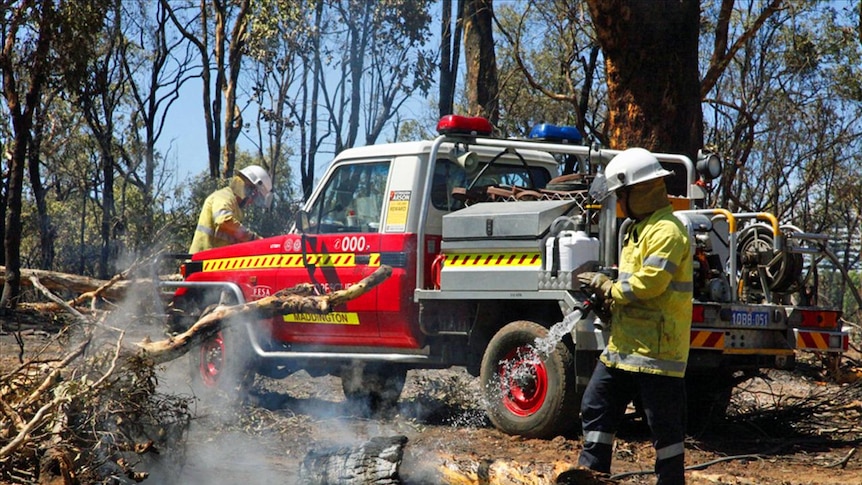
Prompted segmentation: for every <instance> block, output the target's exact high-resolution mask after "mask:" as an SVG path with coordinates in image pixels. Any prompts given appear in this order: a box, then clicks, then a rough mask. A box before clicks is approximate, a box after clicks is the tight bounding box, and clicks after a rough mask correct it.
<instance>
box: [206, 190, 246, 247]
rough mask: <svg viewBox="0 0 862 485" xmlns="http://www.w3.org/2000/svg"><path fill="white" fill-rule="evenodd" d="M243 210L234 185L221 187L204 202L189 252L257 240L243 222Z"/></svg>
mask: <svg viewBox="0 0 862 485" xmlns="http://www.w3.org/2000/svg"><path fill="white" fill-rule="evenodd" d="M242 219H243V213H242V208H240V206H239V202H238V201H237V196H236V194H234V192H233V190H232V189H231V188H230V187H225V188H223V189H219V190H217V191H215V192H213V193H212V194H210V195H209V197H207V198H206V201H204V206H203V208H202V209H201V214H200V217H199V218H198V226H197V228H196V229H195V235H194V238H193V239H192V245H191V247H190V248H189V253H192V254H194V253H196V252H198V251H203V250H205V249H211V248H218V247H222V246H227V245H228V244H234V243H238V242H243V241H249V240H252V239H255V238H256V237H257V235H256V234H255V233H254V232H252V231H251V230H249V229H248V228H246V227H245V226H243V225H242Z"/></svg>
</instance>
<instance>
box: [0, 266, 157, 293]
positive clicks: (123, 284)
mask: <svg viewBox="0 0 862 485" xmlns="http://www.w3.org/2000/svg"><path fill="white" fill-rule="evenodd" d="M33 278H36V279H38V280H39V281H40V282H41V283H42V284H43V285H44V286H45V287H46V288H48V289H49V290H51V291H53V292H58V293H72V294H75V295H85V294H90V293H91V292H93V291H95V290H96V289H98V288H102V287H104V288H105V289H104V290H103V292H102V296H104V297H105V298H122V297H123V296H125V295H126V293H127V292H128V290H129V288H131V287H132V285H135V284H141V283H142V282H144V281H143V280H123V279H118V280H117V281H113V282H111V280H101V279H98V278H90V277H88V276H81V275H76V274H70V273H60V272H57V271H47V270H42V269H27V268H22V269H21V284H22V285H24V286H27V285H28V284H30V281H31V280H32V279H33ZM169 279H172V278H169ZM5 281H6V267H5V266H0V283H2V282H5ZM146 281H152V280H146ZM109 283H112V284H109Z"/></svg>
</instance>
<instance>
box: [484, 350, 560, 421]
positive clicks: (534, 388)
mask: <svg viewBox="0 0 862 485" xmlns="http://www.w3.org/2000/svg"><path fill="white" fill-rule="evenodd" d="M497 375H498V376H499V378H500V387H501V389H500V396H501V399H502V401H503V406H505V408H506V409H507V410H509V412H511V413H512V414H514V415H516V416H530V415H532V414H533V413H535V412H537V411H538V410H539V409H541V407H542V404H544V403H545V396H546V395H547V393H548V369H547V368H546V367H545V362H544V361H543V360H542V359H541V358H539V355H538V354H537V353H536V351H535V349H533V348H532V347H528V346H521V347H517V348H515V349H512V350H511V351H510V352H509V353H508V354H506V357H505V358H504V359H503V360H502V361H501V362H500V365H499V367H498V368H497Z"/></svg>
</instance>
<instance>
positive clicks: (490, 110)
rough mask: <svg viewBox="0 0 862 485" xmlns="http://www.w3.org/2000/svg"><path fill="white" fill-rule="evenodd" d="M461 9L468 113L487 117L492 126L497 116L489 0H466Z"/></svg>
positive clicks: (494, 58)
mask: <svg viewBox="0 0 862 485" xmlns="http://www.w3.org/2000/svg"><path fill="white" fill-rule="evenodd" d="M464 8H465V12H464V61H465V64H466V68H467V80H466V82H465V84H466V90H467V105H468V110H469V114H470V115H472V116H483V117H485V118H488V119H489V120H490V121H491V123H492V124H494V125H496V124H497V122H498V120H499V118H500V104H499V103H500V100H499V83H498V80H497V58H496V54H495V51H494V33H493V28H492V18H493V17H494V9H493V1H492V0H466V3H465V5H464Z"/></svg>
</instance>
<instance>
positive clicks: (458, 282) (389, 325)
mask: <svg viewBox="0 0 862 485" xmlns="http://www.w3.org/2000/svg"><path fill="white" fill-rule="evenodd" d="M438 132H439V136H437V137H436V138H434V139H432V140H424V141H416V142H408V143H387V144H381V145H374V146H366V147H360V148H352V149H348V150H345V151H343V152H342V153H340V154H338V156H336V157H335V159H334V160H333V161H332V163H331V164H330V166H329V168H328V170H327V171H326V173H325V175H324V176H323V178H322V179H321V181H320V184H319V185H318V186H317V188H316V189H315V190H314V192H313V194H312V195H311V197H310V199H309V200H308V202H307V204H306V205H305V206H304V209H303V211H301V213H300V215H301V217H299V218H298V219H297V220H298V221H300V222H298V223H297V224H296V227H294V228H292V229H288V228H286V229H285V232H284V233H283V234H279V235H277V236H272V237H267V238H264V239H260V240H256V241H252V242H247V243H242V244H236V245H232V246H228V247H223V248H218V249H212V250H208V251H204V252H200V253H197V254H194V255H193V256H192V257H191V258H190V260H189V261H187V262H186V263H185V264H184V276H185V278H184V281H183V282H181V283H178V286H179V288H178V289H177V290H176V292H175V294H174V296H173V300H174V301H173V306H174V308H175V309H181V310H182V312H178V313H176V314H175V320H174V324H176V325H180V326H182V325H188V324H189V323H190V322H194V321H195V320H196V318H197V317H198V316H199V315H200V314H201V312H202V311H204V309H205V308H207V307H208V306H210V305H211V304H213V303H219V302H220V303H222V304H232V303H233V304H236V303H244V302H248V301H252V300H256V299H259V298H262V297H265V296H268V295H271V294H273V293H275V292H276V291H278V290H280V289H283V288H288V287H293V286H295V285H296V284H299V283H309V282H310V283H312V284H313V285H314V287H315V288H316V290H317V291H318V292H319V293H321V294H322V293H327V292H332V291H335V290H339V289H343V288H347V287H349V286H350V285H352V284H355V283H356V282H358V281H360V280H361V279H362V278H364V277H366V276H368V275H369V274H371V273H372V272H374V271H375V270H376V269H377V268H378V267H380V266H381V265H387V266H390V267H391V268H392V274H391V276H390V277H389V278H387V279H386V280H385V281H383V282H382V283H381V284H380V285H378V286H376V287H374V288H373V289H372V290H371V291H370V292H368V293H366V294H364V295H362V296H360V297H358V298H356V299H354V300H351V301H349V302H347V303H346V304H344V305H343V306H341V307H337V308H335V309H334V311H332V312H331V313H328V314H323V315H318V314H302V313H297V314H289V315H284V316H279V317H276V318H272V319H257V320H254V321H245V322H241V323H240V324H234V325H230V326H227V327H226V328H225V329H224V330H223V331H222V332H220V333H219V334H218V335H217V336H216V337H214V338H212V339H211V340H210V341H208V342H205V343H204V344H203V345H202V346H201V348H200V351H195V352H193V353H192V361H193V365H192V367H193V369H194V378H195V380H196V381H198V383H199V384H202V385H204V386H210V387H216V388H218V387H223V386H235V385H236V379H237V378H238V376H248V375H254V374H261V375H266V376H270V377H274V378H281V377H285V376H287V375H289V374H291V373H294V372H296V371H299V370H305V371H307V372H308V373H309V374H311V375H313V376H316V375H325V374H333V375H338V376H341V378H342V383H343V389H344V394H345V397H346V399H347V400H348V401H353V402H355V403H356V404H357V405H359V404H362V405H366V406H370V409H379V408H383V407H386V406H391V405H392V404H394V403H395V402H397V400H398V397H399V395H400V393H401V390H402V387H403V385H404V383H405V377H406V374H407V371H408V370H410V369H427V368H446V367H451V366H463V367H465V368H466V369H467V370H468V371H469V372H470V373H471V374H473V375H474V376H478V377H479V378H480V379H481V382H482V384H483V385H482V389H483V393H484V394H485V396H484V401H485V403H484V404H485V406H486V409H487V412H488V417H489V419H490V421H491V422H492V423H493V425H494V426H496V427H497V428H499V429H500V430H502V431H504V432H507V433H511V434H518V435H524V436H530V437H551V436H555V435H557V434H560V433H562V432H564V431H565V430H566V429H567V428H569V427H571V426H572V425H573V424H575V425H576V424H577V422H578V419H577V415H578V408H579V404H580V397H581V395H582V392H583V390H584V388H585V386H586V383H587V381H588V380H589V376H590V374H591V372H592V369H593V365H594V363H595V359H596V358H597V356H598V354H599V353H600V352H601V351H602V349H603V348H604V345H605V342H606V341H607V337H608V335H609V334H608V329H607V328H606V325H605V324H604V323H603V322H602V321H601V320H600V318H599V317H598V316H597V315H596V314H595V313H594V312H592V311H590V309H589V308H590V307H589V304H588V301H589V295H586V294H584V293H583V290H582V288H581V287H580V286H579V284H578V283H577V278H575V276H576V275H577V274H578V273H579V272H581V271H584V270H596V269H598V270H605V271H609V272H612V271H613V269H614V267H615V264H616V261H617V256H618V251H619V234H620V233H621V230H620V229H621V227H622V226H625V225H626V224H627V222H626V221H625V220H623V218H621V216H620V213H619V212H618V209H617V206H616V201H615V200H614V198H613V197H609V198H608V199H606V200H604V201H603V202H602V203H601V204H599V203H597V202H595V201H594V200H593V199H592V198H591V196H590V190H589V189H590V185H591V184H592V183H593V182H594V180H595V179H596V178H601V177H602V175H601V171H602V167H603V166H605V165H606V164H607V162H608V161H609V160H610V159H611V158H613V156H614V155H616V153H617V151H615V150H607V149H601V148H599V147H595V146H589V145H586V144H584V143H583V142H582V139H581V135H580V133H579V132H578V131H577V129H574V128H568V127H558V126H553V125H547V124H546V125H539V126H537V127H536V128H535V129H534V130H533V131H532V132H531V133H530V135H529V136H528V137H526V138H517V139H514V138H505V139H504V138H499V137H494V136H492V126H491V125H490V124H489V123H488V121H487V120H484V119H481V118H469V117H461V116H454V115H453V116H447V117H444V118H443V119H441V120H440V122H439V124H438ZM656 155H657V157H658V158H659V160H660V161H661V162H662V164H663V165H664V166H665V167H666V168H668V169H669V170H672V171H673V173H674V175H672V176H670V177H668V191H669V194H670V195H671V196H670V199H671V203H672V204H673V206H674V208H675V209H676V212H675V214H676V215H677V217H678V218H679V219H680V220H681V221H683V223H684V224H685V226H686V227H687V228H688V229H689V231H690V235H691V241H692V246H693V250H692V254H693V255H694V259H695V261H694V268H695V269H694V271H695V274H694V282H695V287H694V311H693V314H692V323H691V324H692V328H691V355H690V359H689V366H688V375H687V381H688V384H689V390H690V392H689V401H690V405H691V406H692V407H694V408H696V409H697V411H696V412H698V413H699V414H698V415H696V417H693V418H692V420H694V421H696V420H698V419H700V417H701V416H705V415H706V414H705V413H706V411H709V410H711V411H713V412H715V411H716V410H717V411H718V412H723V411H724V410H725V408H726V407H727V404H728V402H729V399H730V392H731V389H732V388H733V387H734V386H735V385H736V384H738V383H739V382H741V381H743V380H745V379H748V378H750V377H751V376H753V375H755V374H756V373H757V372H759V371H761V370H763V369H767V368H790V367H792V366H793V365H794V362H795V360H794V357H795V356H796V354H797V352H800V351H803V352H807V351H811V352H823V353H834V354H840V353H841V352H843V351H845V350H846V349H847V347H848V334H847V332H845V331H843V330H842V328H841V324H840V316H841V313H840V311H839V310H837V309H831V308H824V307H821V306H818V305H817V303H816V295H817V288H816V287H815V286H814V285H815V284H816V281H817V278H814V277H813V273H814V272H816V270H817V267H818V265H819V264H820V262H821V261H822V260H824V259H825V258H834V255H833V254H832V253H831V252H830V251H829V248H828V245H827V242H828V241H827V239H826V238H825V237H824V236H823V235H820V234H811V233H806V232H804V231H803V230H801V229H800V228H798V227H795V226H793V225H790V224H785V223H782V222H780V221H778V220H777V219H776V217H775V216H773V215H772V214H769V213H763V212H759V213H732V212H730V211H728V210H725V209H720V208H702V207H704V206H705V205H707V204H706V203H705V199H706V192H705V190H704V188H703V187H704V186H705V184H708V183H709V180H710V179H711V178H712V177H716V176H718V175H719V170H720V164H721V162H720V160H719V159H718V158H717V157H716V156H715V155H709V154H703V155H702V156H699V157H698V159H697V160H695V161H692V160H690V159H689V158H688V157H686V156H683V155H674V154H656ZM585 302H586V303H585ZM561 326H562V327H561ZM559 328H563V329H564V330H565V331H564V332H563V334H562V335H556V336H555V335H551V336H549V333H552V332H558V330H552V329H559ZM537 342H545V343H547V342H550V344H549V345H550V351H541V350H540V346H539V345H537ZM243 382H247V380H244V381H243Z"/></svg>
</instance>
